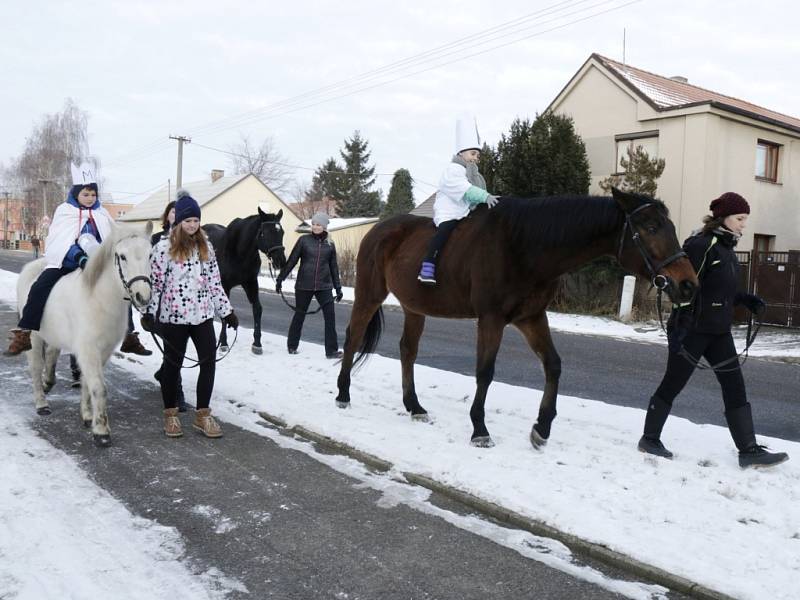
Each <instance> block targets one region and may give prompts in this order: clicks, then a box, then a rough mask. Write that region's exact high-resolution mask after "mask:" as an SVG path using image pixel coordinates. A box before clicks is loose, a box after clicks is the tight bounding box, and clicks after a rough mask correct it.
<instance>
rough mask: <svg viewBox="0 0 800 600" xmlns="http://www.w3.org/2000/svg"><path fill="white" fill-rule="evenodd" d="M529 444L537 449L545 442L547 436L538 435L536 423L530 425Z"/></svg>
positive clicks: (542, 446) (543, 445)
mask: <svg viewBox="0 0 800 600" xmlns="http://www.w3.org/2000/svg"><path fill="white" fill-rule="evenodd" d="M531 444H532V445H533V447H534V448H536V449H537V450H541V449H542V448H544V447H545V445H546V444H547V438H543V437H542V436H541V435H539V432H538V431H536V425H534V426H533V427H531Z"/></svg>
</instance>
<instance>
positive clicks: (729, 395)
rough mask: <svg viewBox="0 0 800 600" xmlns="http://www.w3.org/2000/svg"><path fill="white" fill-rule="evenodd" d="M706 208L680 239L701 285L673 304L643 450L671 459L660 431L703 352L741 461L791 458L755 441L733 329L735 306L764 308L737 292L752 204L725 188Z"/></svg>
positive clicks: (759, 464)
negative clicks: (741, 243) (694, 230)
mask: <svg viewBox="0 0 800 600" xmlns="http://www.w3.org/2000/svg"><path fill="white" fill-rule="evenodd" d="M709 208H710V209H711V213H712V214H711V216H707V217H705V219H704V223H705V226H704V227H703V229H702V231H700V232H699V233H698V234H697V235H693V236H691V237H690V238H689V239H687V240H686V241H685V242H684V244H683V249H684V251H685V252H686V254H688V256H689V260H691V261H692V265H693V266H694V269H695V271H697V277H698V279H699V280H700V291H699V292H698V294H697V296H696V297H695V298H694V300H692V302H690V303H687V304H685V305H680V306H675V307H673V310H672V314H671V315H670V319H669V322H668V323H667V336H668V341H669V358H668V360H667V371H666V373H664V378H663V380H662V381H661V385H659V386H658V389H657V390H656V393H655V394H654V395H653V397H652V398H651V399H650V404H649V406H648V408H647V416H646V417H645V422H644V435H643V436H642V438H641V439H640V440H639V450H641V451H642V452H647V453H649V454H655V455H656V456H662V457H664V458H672V453H671V452H670V451H669V450H667V449H666V448H665V447H664V444H662V443H661V439H660V438H661V430H662V429H663V428H664V423H665V422H666V420H667V417H668V416H669V412H670V409H671V408H672V401H673V400H674V399H675V397H676V396H677V395H678V394H679V393H680V392H681V390H682V389H683V388H684V386H685V385H686V383H687V382H688V381H689V378H690V377H691V376H692V373H693V372H694V369H695V364H696V362H697V361H699V360H700V358H701V357H703V356H704V357H705V358H706V360H707V361H708V363H709V364H710V365H713V366H715V369H714V373H715V375H716V376H717V380H718V381H719V383H720V387H721V388H722V400H723V402H724V403H725V419H726V420H727V422H728V428H729V429H730V432H731V436H732V437H733V441H734V443H735V444H736V447H737V448H738V449H739V466H740V467H742V468H745V467H769V466H773V465H777V464H779V463H782V462H783V461H785V460H787V459H788V458H789V457H788V456H787V455H786V453H784V452H775V453H773V452H768V451H767V450H766V449H765V448H764V446H761V445H759V444H758V443H757V442H756V436H755V429H754V427H753V415H752V412H751V410H750V403H749V402H748V401H747V393H746V391H745V386H744V378H743V377H742V370H741V367H740V366H739V359H738V358H737V356H736V347H735V346H734V343H733V336H732V335H731V326H732V324H733V308H734V306H736V305H739V304H743V305H744V306H745V307H747V308H748V309H749V310H750V311H751V312H753V313H755V314H758V313H760V312H762V311H763V310H764V309H765V308H766V305H765V304H764V301H763V300H762V299H761V298H759V297H758V296H756V295H754V294H747V293H743V292H737V290H736V288H737V284H738V273H739V261H738V260H737V259H736V253H735V252H734V247H735V246H736V242H737V241H738V240H739V238H740V237H741V235H742V231H744V228H745V225H746V223H747V217H748V215H749V214H750V206H749V205H748V203H747V201H746V200H745V199H744V198H742V197H741V196H740V195H739V194H736V193H734V192H726V193H724V194H722V195H721V196H720V197H719V198H717V199H716V200H714V201H713V202H712V203H711V206H710V207H709ZM687 355H688V356H687Z"/></svg>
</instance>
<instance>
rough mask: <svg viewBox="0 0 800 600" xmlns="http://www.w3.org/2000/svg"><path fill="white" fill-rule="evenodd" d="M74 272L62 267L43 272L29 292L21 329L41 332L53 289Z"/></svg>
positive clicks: (20, 324)
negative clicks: (46, 307) (45, 310)
mask: <svg viewBox="0 0 800 600" xmlns="http://www.w3.org/2000/svg"><path fill="white" fill-rule="evenodd" d="M74 270H75V269H67V268H66V267H61V268H60V269H55V268H52V269H45V270H44V271H42V273H41V275H39V277H38V278H37V279H36V281H35V282H34V283H33V285H32V286H31V290H30V291H29V292H28V301H27V302H26V303H25V307H24V308H23V309H22V318H21V319H20V320H19V327H20V328H21V329H30V330H32V331H39V327H40V326H41V325H42V316H43V315H44V306H45V304H47V299H48V298H49V297H50V292H52V291H53V287H54V286H55V285H56V283H58V280H59V279H61V278H62V277H63V276H64V275H66V274H67V273H72V271H74Z"/></svg>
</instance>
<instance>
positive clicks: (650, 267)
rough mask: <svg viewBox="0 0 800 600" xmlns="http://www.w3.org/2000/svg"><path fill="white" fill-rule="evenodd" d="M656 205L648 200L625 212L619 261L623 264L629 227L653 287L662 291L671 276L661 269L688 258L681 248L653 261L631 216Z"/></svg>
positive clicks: (618, 253) (618, 255) (618, 254)
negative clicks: (659, 260) (663, 272)
mask: <svg viewBox="0 0 800 600" xmlns="http://www.w3.org/2000/svg"><path fill="white" fill-rule="evenodd" d="M654 206H655V205H654V204H653V203H652V202H648V203H647V204H642V205H641V206H639V207H638V208H636V209H635V210H633V211H632V212H630V213H628V212H626V213H625V225H624V226H623V227H622V233H621V234H620V237H619V250H617V262H619V263H620V264H622V250H623V248H624V246H625V231H626V230H627V229H630V230H631V240H632V241H633V244H634V246H636V249H637V250H638V251H639V254H640V255H641V257H642V260H644V264H645V266H646V267H647V272H648V273H649V274H650V281H651V283H652V284H653V287H655V288H656V289H657V290H659V291H662V290H664V289H665V288H666V287H667V285H668V284H669V277H667V276H666V275H663V274H662V273H660V271H661V270H662V269H663V268H664V267H666V266H667V265H670V264H672V263H674V262H675V261H676V260H679V259H681V258H686V252H684V251H683V250H680V251H678V252H676V253H675V254H673V255H672V256H669V257H667V258H665V259H664V260H662V261H661V262H660V263H655V262H654V261H653V259H652V258H651V256H650V254H649V253H648V252H647V248H645V246H644V242H642V238H641V236H640V235H639V232H638V231H636V228H635V227H634V225H633V220H632V219H631V217H633V215H635V214H636V213H638V212H640V211H642V210H644V209H646V208H651V207H654Z"/></svg>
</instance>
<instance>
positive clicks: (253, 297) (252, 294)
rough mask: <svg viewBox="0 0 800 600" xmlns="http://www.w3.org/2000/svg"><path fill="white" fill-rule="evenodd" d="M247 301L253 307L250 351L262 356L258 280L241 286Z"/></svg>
mask: <svg viewBox="0 0 800 600" xmlns="http://www.w3.org/2000/svg"><path fill="white" fill-rule="evenodd" d="M242 289H244V293H245V294H247V301H248V302H249V303H250V306H252V307H253V345H252V346H251V347H250V350H252V351H253V354H262V353H263V352H264V351H263V350H262V349H261V300H260V299H259V297H258V279H256V280H255V281H251V282H249V283H247V284H244V283H243V284H242Z"/></svg>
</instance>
